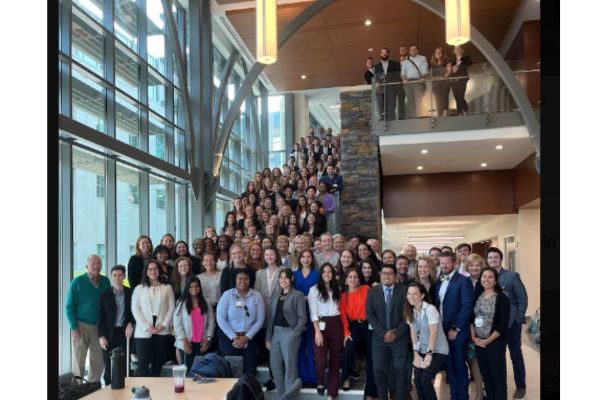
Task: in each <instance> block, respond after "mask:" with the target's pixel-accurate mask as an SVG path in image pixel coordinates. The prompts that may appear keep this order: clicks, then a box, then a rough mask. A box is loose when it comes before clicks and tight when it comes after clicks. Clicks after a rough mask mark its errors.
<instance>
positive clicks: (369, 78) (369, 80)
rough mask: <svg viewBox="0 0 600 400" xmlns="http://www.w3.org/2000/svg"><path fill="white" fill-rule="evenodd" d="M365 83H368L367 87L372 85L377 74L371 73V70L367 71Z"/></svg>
mask: <svg viewBox="0 0 600 400" xmlns="http://www.w3.org/2000/svg"><path fill="white" fill-rule="evenodd" d="M364 76H365V82H366V83H367V85H370V84H371V83H373V78H374V77H375V74H374V73H372V72H371V70H369V69H368V70H366V71H365V75H364Z"/></svg>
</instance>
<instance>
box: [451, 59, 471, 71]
mask: <svg viewBox="0 0 600 400" xmlns="http://www.w3.org/2000/svg"><path fill="white" fill-rule="evenodd" d="M472 64H473V61H471V57H469V56H463V58H462V59H461V61H460V65H459V66H458V71H456V72H454V73H451V74H450V76H469V72H468V69H469V66H471V65H472ZM455 65H456V57H454V60H453V61H452V66H453V67H454V66H455Z"/></svg>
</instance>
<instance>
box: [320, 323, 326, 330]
mask: <svg viewBox="0 0 600 400" xmlns="http://www.w3.org/2000/svg"><path fill="white" fill-rule="evenodd" d="M319 330H321V331H324V330H325V322H323V321H320V322H319Z"/></svg>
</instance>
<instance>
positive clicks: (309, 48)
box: [218, 0, 520, 91]
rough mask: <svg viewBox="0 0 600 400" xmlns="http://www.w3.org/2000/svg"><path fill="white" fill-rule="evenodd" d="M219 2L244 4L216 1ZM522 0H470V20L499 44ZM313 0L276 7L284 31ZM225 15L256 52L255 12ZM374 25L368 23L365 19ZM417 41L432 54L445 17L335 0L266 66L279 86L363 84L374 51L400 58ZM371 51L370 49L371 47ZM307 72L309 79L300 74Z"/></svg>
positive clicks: (374, 2)
mask: <svg viewBox="0 0 600 400" xmlns="http://www.w3.org/2000/svg"><path fill="white" fill-rule="evenodd" d="M218 1H219V3H220V4H223V5H224V4H232V3H241V2H240V1H237V0H218ZM519 3H520V0H485V1H483V0H481V1H472V2H471V22H472V24H473V25H474V26H475V27H476V28H477V29H478V30H479V31H480V32H481V33H482V34H483V35H484V36H485V37H486V38H487V39H488V40H489V41H490V42H491V43H492V45H494V46H496V47H498V46H500V43H501V41H502V39H503V37H504V35H505V33H506V30H507V29H508V27H509V25H510V22H511V21H512V18H513V17H514V14H515V11H516V9H517V7H518V5H519ZM310 4H311V2H307V1H302V2H298V3H292V4H289V3H286V4H280V5H279V6H278V29H279V31H280V32H281V30H282V29H284V27H285V26H287V25H288V24H289V23H290V22H291V21H292V20H293V19H294V18H295V17H296V16H297V15H298V14H299V13H301V12H302V11H303V10H304V9H305V8H306V7H308V6H309V5H310ZM226 15H227V17H228V18H229V19H230V21H231V23H232V25H233V26H234V27H235V28H236V30H237V31H238V33H239V35H240V36H241V37H242V38H243V40H244V42H245V43H246V45H247V46H248V49H249V50H250V51H251V52H252V53H253V54H254V53H255V46H256V44H255V11H254V9H241V10H232V11H227V14H226ZM367 18H368V19H371V21H372V22H373V24H372V25H371V26H369V27H367V26H365V25H364V21H365V19H367ZM411 42H415V43H417V44H418V45H419V48H420V53H421V54H422V55H424V56H426V57H427V58H428V59H429V57H430V56H431V53H432V52H433V49H434V48H435V47H437V46H439V45H444V46H445V50H446V52H447V54H448V55H449V56H450V55H451V51H452V48H451V47H450V46H447V45H446V44H445V26H444V21H443V19H442V18H440V17H438V16H437V15H435V14H433V13H432V12H430V11H427V10H426V9H424V8H422V7H420V6H418V5H416V4H414V3H413V2H412V1H411V0H368V1H367V0H336V1H335V2H333V3H332V4H331V5H330V6H328V7H327V8H325V9H324V10H323V11H322V12H321V13H319V14H317V15H316V16H315V17H313V18H312V19H311V20H310V21H308V22H307V23H306V24H305V25H304V26H303V27H302V28H301V29H300V30H299V31H297V32H296V33H295V34H294V35H293V36H292V37H291V38H290V39H289V40H288V41H287V42H286V44H285V45H284V46H283V47H282V48H281V49H279V60H278V62H277V63H275V64H274V65H271V66H269V67H267V68H266V69H265V73H266V74H267V76H268V77H269V79H270V80H271V81H272V82H273V84H274V85H275V88H276V89H277V90H278V91H292V90H304V89H315V88H321V87H332V86H347V85H354V84H362V83H363V82H362V81H363V76H362V74H363V72H364V68H365V67H364V60H365V58H366V57H368V56H369V55H371V56H372V57H373V58H374V59H375V61H376V62H377V61H378V60H379V52H380V49H381V48H382V47H388V48H390V50H391V53H392V59H398V48H399V47H400V45H401V44H407V45H408V44H410V43H411ZM369 48H372V49H373V52H372V53H369V51H368V49H369ZM465 50H466V52H467V54H470V55H471V57H472V58H473V61H475V62H481V61H484V60H483V57H482V56H481V54H480V53H479V51H478V50H477V49H476V48H475V47H474V46H473V45H472V44H467V45H466V46H465ZM302 74H306V75H307V77H308V79H306V80H302V79H300V75H302Z"/></svg>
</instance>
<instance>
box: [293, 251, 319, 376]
mask: <svg viewBox="0 0 600 400" xmlns="http://www.w3.org/2000/svg"><path fill="white" fill-rule="evenodd" d="M299 264H300V265H299V268H298V270H297V271H296V272H294V288H296V289H297V290H299V291H301V292H302V293H304V298H305V299H306V296H307V295H308V291H309V290H310V288H311V287H312V286H314V285H316V284H317V281H318V280H319V272H318V271H317V270H316V268H315V257H314V256H313V253H312V251H310V250H308V249H305V250H303V251H302V252H301V253H300V257H299ZM306 312H307V314H306V315H309V314H308V312H309V311H308V302H307V303H306ZM309 319H310V318H307V322H306V328H307V329H306V331H304V333H303V334H302V341H301V342H300V350H299V351H298V375H300V379H302V383H303V385H304V386H309V387H310V386H313V385H314V386H315V387H316V384H317V372H316V370H315V357H314V351H313V337H314V331H313V326H312V322H310V321H309Z"/></svg>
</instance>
